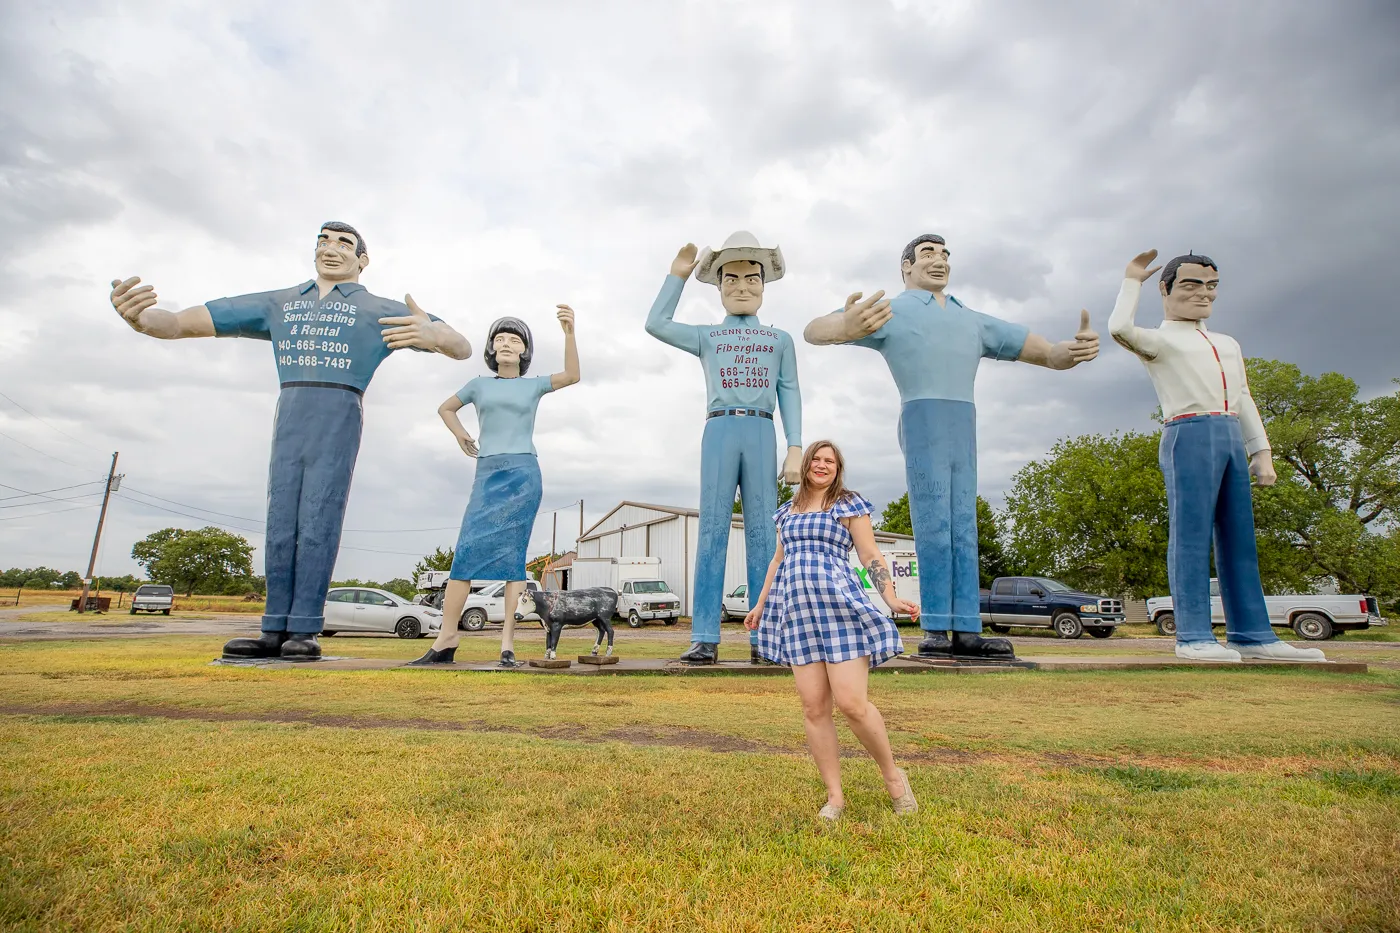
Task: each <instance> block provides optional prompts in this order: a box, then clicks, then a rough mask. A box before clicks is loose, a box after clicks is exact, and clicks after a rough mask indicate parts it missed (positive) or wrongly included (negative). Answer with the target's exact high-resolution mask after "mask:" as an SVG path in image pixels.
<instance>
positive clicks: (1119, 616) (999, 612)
mask: <svg viewBox="0 0 1400 933" xmlns="http://www.w3.org/2000/svg"><path fill="white" fill-rule="evenodd" d="M1123 619H1124V615H1123V603H1122V601H1121V600H1117V599H1105V598H1103V597H1102V596H1094V595H1091V594H1089V593H1081V592H1079V591H1078V590H1076V589H1073V588H1071V587H1068V586H1065V585H1064V584H1063V583H1061V582H1060V581H1059V580H1052V579H1050V578H1049V577H997V578H996V579H995V580H993V581H992V588H991V589H990V590H983V591H982V624H983V625H986V626H989V627H990V628H991V630H992V631H994V632H1001V633H1005V632H1008V631H1010V630H1011V627H1012V626H1025V627H1027V628H1048V629H1054V631H1055V634H1056V635H1058V636H1060V637H1061V638H1078V637H1079V636H1080V635H1083V634H1084V633H1085V632H1088V633H1089V634H1090V635H1093V636H1094V637H1095V638H1107V637H1108V636H1110V635H1112V634H1113V629H1114V627H1115V626H1118V625H1122V624H1123Z"/></svg>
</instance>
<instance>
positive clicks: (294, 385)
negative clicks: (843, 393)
mask: <svg viewBox="0 0 1400 933" xmlns="http://www.w3.org/2000/svg"><path fill="white" fill-rule="evenodd" d="M282 388H284V389H344V390H345V391H346V392H354V393H355V394H356V395H364V394H365V390H364V389H361V388H358V387H356V386H348V385H346V384H345V383H343V382H301V381H297V382H284V383H282ZM769 417H770V418H771V417H772V416H771V415H770V416H769Z"/></svg>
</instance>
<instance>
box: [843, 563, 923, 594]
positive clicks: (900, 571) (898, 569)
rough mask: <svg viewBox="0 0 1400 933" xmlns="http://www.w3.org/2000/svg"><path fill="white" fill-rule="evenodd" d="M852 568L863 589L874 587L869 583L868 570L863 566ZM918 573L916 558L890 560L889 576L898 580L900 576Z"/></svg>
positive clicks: (916, 574)
mask: <svg viewBox="0 0 1400 933" xmlns="http://www.w3.org/2000/svg"><path fill="white" fill-rule="evenodd" d="M852 569H853V570H855V572H856V576H858V577H860V585H861V587H862V588H863V589H867V590H870V589H874V587H872V586H871V585H870V573H869V571H867V570H866V569H865V568H864V567H854V568H852ZM918 575H919V562H918V561H917V560H914V559H913V558H910V559H909V560H897V559H896V560H891V561H890V577H891V578H893V579H896V580H898V579H900V578H901V577H917V576H918Z"/></svg>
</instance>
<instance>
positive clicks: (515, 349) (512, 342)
mask: <svg viewBox="0 0 1400 933" xmlns="http://www.w3.org/2000/svg"><path fill="white" fill-rule="evenodd" d="M491 349H493V350H495V351H496V366H497V367H498V368H499V367H500V366H502V365H504V364H506V363H511V364H514V365H517V366H518V365H519V364H520V357H521V356H522V355H523V354H524V353H525V341H523V340H521V339H520V336H519V335H518V334H507V333H500V334H497V335H496V337H495V339H494V340H492V341H491Z"/></svg>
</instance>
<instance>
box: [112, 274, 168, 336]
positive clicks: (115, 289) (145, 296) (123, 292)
mask: <svg viewBox="0 0 1400 933" xmlns="http://www.w3.org/2000/svg"><path fill="white" fill-rule="evenodd" d="M137 286H140V287H139V288H138V287H137ZM111 299H112V307H114V308H116V309H117V313H118V314H120V315H121V316H122V320H124V321H126V323H127V324H129V325H131V329H132V330H134V331H137V332H138V333H142V334H144V333H146V332H147V328H146V326H145V325H143V324H142V323H141V312H142V311H145V310H146V309H147V308H153V307H155V304H156V302H157V301H159V300H160V299H159V298H157V297H156V291H155V289H154V288H152V287H151V286H150V285H141V278H140V276H135V275H133V276H132V277H131V278H129V279H126V280H125V281H123V280H122V279H113V280H112V295H111Z"/></svg>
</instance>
